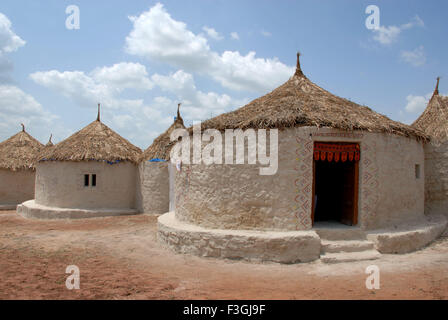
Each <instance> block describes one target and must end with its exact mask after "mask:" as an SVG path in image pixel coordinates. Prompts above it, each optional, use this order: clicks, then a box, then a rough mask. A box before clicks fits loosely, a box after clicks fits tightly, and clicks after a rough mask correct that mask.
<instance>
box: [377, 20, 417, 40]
mask: <svg viewBox="0 0 448 320" xmlns="http://www.w3.org/2000/svg"><path fill="white" fill-rule="evenodd" d="M423 26H424V22H423V20H422V19H420V17H419V16H415V17H414V18H413V19H412V20H411V21H410V22H408V23H405V24H402V25H401V26H394V25H392V26H380V27H379V28H378V29H373V30H372V31H373V33H374V36H373V39H374V40H375V41H377V42H379V43H381V44H383V45H389V44H391V43H394V42H396V41H397V39H398V36H399V35H400V34H401V32H402V31H404V30H408V29H411V28H413V27H423Z"/></svg>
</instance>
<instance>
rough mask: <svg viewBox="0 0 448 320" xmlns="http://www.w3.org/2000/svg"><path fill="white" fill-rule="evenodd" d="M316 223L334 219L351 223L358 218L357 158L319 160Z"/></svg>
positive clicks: (316, 169) (315, 203)
mask: <svg viewBox="0 0 448 320" xmlns="http://www.w3.org/2000/svg"><path fill="white" fill-rule="evenodd" d="M314 165H315V187H314V188H315V189H314V208H315V211H314V222H319V221H332V222H339V223H343V224H347V225H353V224H356V220H355V194H356V192H355V176H356V163H355V162H354V161H345V162H341V161H339V162H335V161H332V162H329V161H322V160H319V161H315V162H314Z"/></svg>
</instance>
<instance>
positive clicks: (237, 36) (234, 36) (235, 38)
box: [230, 32, 240, 40]
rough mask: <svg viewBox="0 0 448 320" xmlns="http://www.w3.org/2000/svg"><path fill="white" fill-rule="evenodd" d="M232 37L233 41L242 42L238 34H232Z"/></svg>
mask: <svg viewBox="0 0 448 320" xmlns="http://www.w3.org/2000/svg"><path fill="white" fill-rule="evenodd" d="M230 37H231V38H232V39H233V40H240V36H239V35H238V32H231V33H230Z"/></svg>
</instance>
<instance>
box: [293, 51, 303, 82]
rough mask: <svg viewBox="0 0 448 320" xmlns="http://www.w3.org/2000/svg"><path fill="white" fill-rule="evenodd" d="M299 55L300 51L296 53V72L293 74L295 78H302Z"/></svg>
mask: <svg viewBox="0 0 448 320" xmlns="http://www.w3.org/2000/svg"><path fill="white" fill-rule="evenodd" d="M300 55H301V53H300V51H297V63H296V72H295V73H294V75H295V76H303V72H302V68H301V67H300Z"/></svg>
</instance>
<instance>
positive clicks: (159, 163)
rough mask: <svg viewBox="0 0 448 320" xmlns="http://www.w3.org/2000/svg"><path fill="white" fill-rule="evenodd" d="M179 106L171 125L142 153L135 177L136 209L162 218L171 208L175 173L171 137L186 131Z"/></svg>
mask: <svg viewBox="0 0 448 320" xmlns="http://www.w3.org/2000/svg"><path fill="white" fill-rule="evenodd" d="M179 108H180V104H178V106H177V116H176V117H175V118H174V123H173V124H172V125H171V126H170V127H169V128H168V129H167V130H166V131H165V132H164V133H163V134H161V135H160V136H158V137H157V138H156V139H155V140H154V142H153V143H152V144H151V145H150V146H149V147H148V148H147V149H146V150H145V151H144V152H143V154H142V156H141V158H140V164H139V167H138V169H139V171H138V176H137V208H138V209H139V210H140V211H141V212H145V213H152V214H162V213H166V212H168V211H169V210H170V207H173V206H174V196H173V194H174V191H173V189H174V173H175V172H174V170H173V167H172V166H171V163H170V151H171V148H172V147H173V145H174V142H172V141H171V139H170V135H171V133H172V132H173V131H174V130H175V129H185V126H184V121H183V119H182V117H181V115H180V111H179Z"/></svg>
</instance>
